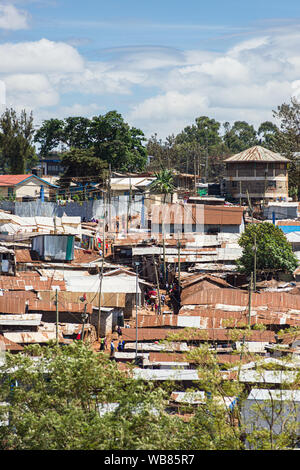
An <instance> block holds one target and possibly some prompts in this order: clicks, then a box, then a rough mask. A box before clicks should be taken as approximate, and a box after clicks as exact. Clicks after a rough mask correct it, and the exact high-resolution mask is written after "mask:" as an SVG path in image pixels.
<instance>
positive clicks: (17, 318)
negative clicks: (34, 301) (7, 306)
mask: <svg viewBox="0 0 300 470" xmlns="http://www.w3.org/2000/svg"><path fill="white" fill-rule="evenodd" d="M41 318H42V315H38V314H27V313H25V314H24V315H0V325H3V326H39V325H40V323H41Z"/></svg>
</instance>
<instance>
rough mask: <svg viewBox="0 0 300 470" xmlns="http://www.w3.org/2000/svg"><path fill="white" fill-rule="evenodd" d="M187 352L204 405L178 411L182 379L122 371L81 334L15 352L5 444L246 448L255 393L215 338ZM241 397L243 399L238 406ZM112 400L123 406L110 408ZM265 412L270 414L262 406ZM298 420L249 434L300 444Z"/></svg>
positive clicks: (4, 409)
mask: <svg viewBox="0 0 300 470" xmlns="http://www.w3.org/2000/svg"><path fill="white" fill-rule="evenodd" d="M187 358H188V359H189V360H191V361H193V363H194V364H196V365H197V367H198V375H199V381H198V382H197V383H195V382H194V385H193V388H192V389H188V390H186V392H187V397H190V398H192V397H193V393H194V392H195V391H197V390H198V391H202V395H201V396H202V397H203V398H202V399H201V400H200V403H199V404H198V406H195V405H192V404H191V403H190V402H189V401H187V402H185V403H178V404H177V408H176V413H175V412H174V411H173V412H171V413H170V403H169V400H170V393H171V392H175V391H180V390H181V388H180V384H178V383H176V384H175V383H172V382H169V383H158V384H157V383H156V384H155V383H154V382H149V381H147V382H144V381H141V380H134V379H133V378H131V372H130V370H131V368H129V369H128V371H126V372H125V371H120V370H119V369H118V367H117V365H116V363H115V362H114V361H111V360H110V359H109V358H108V356H107V355H105V354H104V353H100V352H99V353H95V352H93V351H92V350H91V349H90V347H89V346H88V345H87V344H83V343H82V342H81V341H78V342H75V343H73V344H72V345H69V346H64V347H62V348H59V347H58V346H56V345H54V344H52V345H51V344H50V345H49V346H43V347H41V346H29V347H27V348H26V349H25V352H24V353H22V354H17V355H13V354H9V353H7V355H6V364H5V365H4V366H2V367H1V369H0V371H1V376H2V379H1V382H2V384H1V388H0V401H1V402H2V403H4V402H5V403H7V405H6V406H3V405H2V406H1V407H0V420H1V421H5V419H7V417H9V422H8V424H7V425H2V426H0V448H1V450H80V449H81V450H96V449H97V450H117V449H119V450H120V449H121V450H156V449H157V450H178V449H182V450H242V449H244V448H245V434H244V431H245V429H244V425H243V421H242V420H241V413H240V410H241V404H242V403H243V399H244V398H245V397H246V396H247V391H246V389H245V387H244V385H243V384H241V383H239V381H238V380H235V381H232V380H227V379H226V378H224V371H223V372H222V370H221V369H220V366H219V365H218V360H217V356H216V354H215V353H214V352H213V351H211V350H210V348H209V346H208V345H205V344H204V345H203V346H201V347H199V348H195V349H193V350H192V351H191V352H190V353H187ZM268 369H270V365H268ZM261 370H263V367H262V369H261ZM274 371H275V369H274ZM16 383H17V385H16ZM293 387H294V385H290V389H292V388H293ZM205 397H206V398H205ZM234 397H239V400H238V402H236V404H235V406H234V408H231V407H230V406H229V402H231V401H232V399H234ZM198 402H199V398H198ZM108 404H117V405H116V406H115V407H113V408H108ZM99 410H100V412H99ZM257 413H258V414H257V416H264V414H263V412H262V410H259V411H258V412H257ZM259 413H260V414H259ZM183 416H184V419H183ZM294 418H295V417H294ZM294 421H295V419H294ZM294 421H293V422H291V421H289V422H287V427H286V429H283V431H282V433H281V434H280V435H279V436H276V435H275V434H274V430H272V428H271V427H270V429H267V430H264V431H261V430H259V429H253V430H252V432H250V433H249V434H248V435H247V440H248V442H251V443H252V444H253V446H254V448H260V449H269V448H272V449H285V448H290V447H294V446H295V423H294ZM2 424H3V423H2ZM258 434H259V440H258V442H257V444H255V439H254V438H255V436H256V435H258Z"/></svg>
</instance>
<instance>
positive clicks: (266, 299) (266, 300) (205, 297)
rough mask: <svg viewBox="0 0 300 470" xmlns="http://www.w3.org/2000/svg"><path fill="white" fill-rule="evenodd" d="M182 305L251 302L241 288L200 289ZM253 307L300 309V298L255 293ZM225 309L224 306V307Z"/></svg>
mask: <svg viewBox="0 0 300 470" xmlns="http://www.w3.org/2000/svg"><path fill="white" fill-rule="evenodd" d="M181 303H182V305H205V306H211V307H214V308H216V305H228V306H241V307H246V306H248V304H249V296H248V293H247V292H246V291H243V290H240V289H223V288H220V289H210V290H205V291H202V290H201V291H198V292H196V293H194V294H191V295H189V296H187V297H186V298H184V299H183V300H182V302H181ZM251 303H252V307H268V308H269V309H272V308H275V307H276V308H281V309H282V311H285V310H288V309H295V310H300V298H298V296H297V295H293V294H289V293H287V292H261V293H259V294H256V293H253V294H252V299H251ZM223 309H224V308H223Z"/></svg>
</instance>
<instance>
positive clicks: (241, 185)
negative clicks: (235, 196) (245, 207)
mask: <svg viewBox="0 0 300 470" xmlns="http://www.w3.org/2000/svg"><path fill="white" fill-rule="evenodd" d="M241 205H242V182H241V181H240V206H241Z"/></svg>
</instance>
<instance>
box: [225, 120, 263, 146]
mask: <svg viewBox="0 0 300 470" xmlns="http://www.w3.org/2000/svg"><path fill="white" fill-rule="evenodd" d="M224 130H225V132H224V136H223V140H224V143H225V144H226V146H227V147H228V149H229V150H230V152H232V153H239V152H243V150H246V149H247V148H250V147H253V146H254V145H257V143H258V140H257V133H256V131H255V129H254V127H253V126H252V125H251V124H248V123H247V122H246V121H235V122H234V124H233V126H232V127H230V124H229V123H228V122H226V123H225V124H224Z"/></svg>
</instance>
